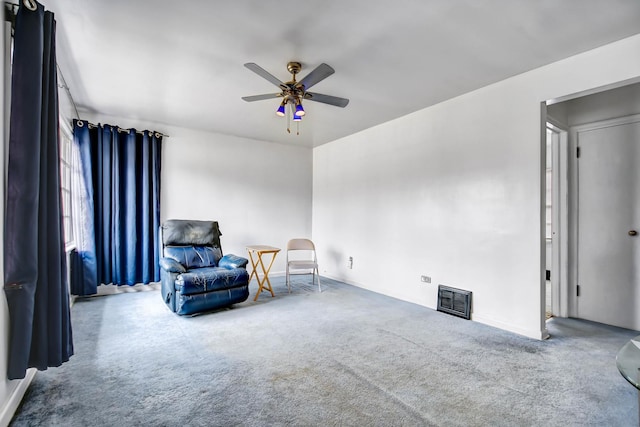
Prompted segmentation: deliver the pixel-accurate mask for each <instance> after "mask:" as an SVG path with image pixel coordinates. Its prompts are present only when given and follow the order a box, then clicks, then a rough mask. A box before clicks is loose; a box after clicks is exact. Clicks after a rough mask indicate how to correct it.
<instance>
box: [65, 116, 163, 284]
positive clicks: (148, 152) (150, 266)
mask: <svg viewBox="0 0 640 427" xmlns="http://www.w3.org/2000/svg"><path fill="white" fill-rule="evenodd" d="M73 128H74V129H73V134H74V144H75V145H76V146H77V149H78V152H79V157H80V165H81V168H82V170H81V175H82V178H83V179H82V182H83V183H82V186H83V189H82V191H81V192H79V194H80V196H81V198H82V200H80V202H79V204H80V206H81V207H82V208H81V209H80V211H81V215H82V216H81V217H76V218H74V220H75V221H76V222H81V223H82V224H84V226H83V228H85V230H83V231H81V233H80V236H79V239H78V240H79V243H78V255H77V256H78V257H79V262H78V264H81V271H82V275H83V277H82V280H80V281H79V282H80V283H75V284H74V285H73V287H72V292H73V293H75V294H77V295H88V294H93V293H96V291H97V286H98V285H100V284H114V285H135V284H137V283H144V284H148V283H150V282H157V281H159V280H160V272H159V267H158V261H159V255H160V254H159V248H160V244H159V241H158V227H159V226H160V160H161V151H162V150H161V147H162V135H161V134H159V133H156V132H152V131H144V132H137V131H136V130H135V129H120V128H119V127H117V126H111V125H101V126H93V125H90V124H89V123H87V122H83V121H80V120H75V121H74V126H73ZM74 282H76V281H75V280H74Z"/></svg>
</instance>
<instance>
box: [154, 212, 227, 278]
mask: <svg viewBox="0 0 640 427" xmlns="http://www.w3.org/2000/svg"><path fill="white" fill-rule="evenodd" d="M160 233H161V241H162V254H163V256H165V257H167V258H172V259H174V260H176V261H178V262H179V263H180V264H182V265H183V266H184V267H185V268H187V269H189V268H198V267H215V266H217V265H218V261H219V260H220V258H222V247H221V245H220V236H221V235H222V233H221V232H220V228H219V227H218V222H217V221H196V220H183V219H170V220H167V221H165V223H164V224H162V226H161V227H160Z"/></svg>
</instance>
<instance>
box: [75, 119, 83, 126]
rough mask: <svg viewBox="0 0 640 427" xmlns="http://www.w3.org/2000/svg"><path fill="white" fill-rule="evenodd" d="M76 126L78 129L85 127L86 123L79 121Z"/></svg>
mask: <svg viewBox="0 0 640 427" xmlns="http://www.w3.org/2000/svg"><path fill="white" fill-rule="evenodd" d="M76 124H77V125H78V127H83V126H84V122H83V121H82V120H78V121H77V122H76Z"/></svg>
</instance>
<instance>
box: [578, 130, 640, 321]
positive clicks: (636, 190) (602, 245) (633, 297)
mask: <svg viewBox="0 0 640 427" xmlns="http://www.w3.org/2000/svg"><path fill="white" fill-rule="evenodd" d="M577 144H578V147H579V150H580V152H579V158H578V162H577V164H578V236H577V238H578V277H577V279H578V280H577V283H578V286H579V289H578V297H577V311H578V317H580V318H582V319H588V320H593V321H596V322H600V323H606V324H609V325H615V326H620V327H624V328H630V329H635V330H640V280H639V279H640V278H639V276H638V272H639V270H640V268H639V267H640V265H639V264H640V262H639V257H640V252H638V251H639V249H640V246H639V245H640V173H639V172H638V170H639V168H640V121H636V122H627V123H622V124H614V125H611V126H606V127H602V128H599V129H591V130H583V131H579V132H578V133H577ZM636 233H637V234H639V235H636Z"/></svg>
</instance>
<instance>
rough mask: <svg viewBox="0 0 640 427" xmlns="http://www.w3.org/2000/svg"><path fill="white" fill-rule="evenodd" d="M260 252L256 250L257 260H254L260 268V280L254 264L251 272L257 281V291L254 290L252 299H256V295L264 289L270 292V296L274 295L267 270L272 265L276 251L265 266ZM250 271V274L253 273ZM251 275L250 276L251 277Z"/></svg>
mask: <svg viewBox="0 0 640 427" xmlns="http://www.w3.org/2000/svg"><path fill="white" fill-rule="evenodd" d="M262 255H263V254H262V253H260V252H258V261H257V262H256V264H260V268H261V269H262V274H263V276H262V280H260V277H259V276H258V273H257V272H256V271H257V266H254V268H253V273H255V274H256V280H257V281H258V292H256V296H255V297H254V298H253V300H254V301H257V300H258V296H259V295H260V293H261V292H262V291H264V290H267V291H269V292H271V296H272V297H275V296H276V294H275V293H273V287H272V286H271V281H270V280H269V271H271V266H272V265H273V261H275V259H276V253H272V256H271V262H270V263H269V267H268V268H265V266H264V262H263V261H262ZM253 273H252V274H253ZM251 277H252V276H250V278H251ZM265 283H266V284H268V285H269V286H265Z"/></svg>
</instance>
